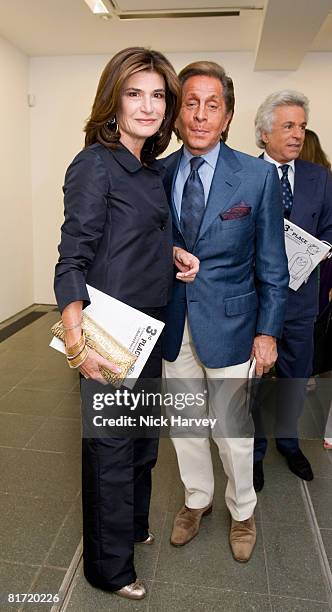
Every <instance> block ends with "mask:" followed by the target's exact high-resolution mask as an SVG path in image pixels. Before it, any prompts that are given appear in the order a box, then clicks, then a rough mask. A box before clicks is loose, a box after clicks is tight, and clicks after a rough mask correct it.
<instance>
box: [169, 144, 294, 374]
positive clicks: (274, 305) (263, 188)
mask: <svg viewBox="0 0 332 612" xmlns="http://www.w3.org/2000/svg"><path fill="white" fill-rule="evenodd" d="M181 154H182V151H181V150H180V151H177V152H176V153H173V155H170V156H169V157H168V158H166V159H163V160H162V161H163V163H164V164H165V166H166V169H167V170H166V177H165V180H164V185H165V189H166V193H167V195H168V199H169V202H170V206H171V209H172V216H173V236H174V243H175V244H176V245H178V246H181V247H183V248H186V244H185V240H184V238H183V235H182V232H181V228H180V224H179V219H178V216H177V212H176V210H175V206H174V202H173V190H174V181H175V178H176V175H177V170H178V166H179V163H180V159H181ZM234 207H236V209H237V210H238V209H239V208H241V207H242V208H243V207H244V208H245V210H246V213H247V214H245V215H244V216H242V217H240V218H236V215H234V214H232V212H231V213H230V214H225V213H226V211H229V209H232V208H233V211H234ZM242 212H243V211H242ZM227 217H228V218H227ZM193 253H194V254H195V255H196V256H197V257H198V258H199V260H200V271H199V274H198V275H197V277H196V279H195V281H194V282H193V283H191V284H187V285H186V284H184V283H180V282H179V281H176V280H175V282H174V289H173V296H172V299H171V302H170V304H169V305H168V307H167V322H166V328H165V332H164V356H165V358H166V359H167V360H169V361H174V360H175V359H176V357H177V356H178V354H179V350H180V346H181V342H182V336H183V328H184V322H185V317H186V313H187V314H188V319H189V324H190V329H191V333H192V337H193V342H194V345H195V349H196V351H197V354H198V356H199V358H200V360H201V361H202V363H203V364H205V365H206V366H207V367H209V368H222V367H226V366H230V365H236V364H239V363H244V362H245V361H247V360H248V359H249V357H250V352H251V348H252V344H253V340H254V336H255V335H256V334H257V333H262V334H268V335H272V336H279V335H280V334H281V333H282V326H283V319H284V312H285V306H286V299H287V286H288V268H287V259H286V254H285V245H284V229H283V216H282V208H281V194H280V183H279V181H278V176H277V171H276V169H275V168H273V167H272V166H271V164H268V163H266V162H262V161H261V160H259V159H256V158H254V157H251V156H249V155H245V154H244V153H240V152H238V151H234V150H233V149H230V148H229V147H228V146H227V145H225V144H224V143H221V146H220V153H219V158H218V161H217V165H216V169H215V173H214V177H213V180H212V184H211V189H210V193H209V198H208V202H207V205H206V209H205V213H204V217H203V220H202V224H201V228H200V231H199V234H198V237H197V240H196V243H195V245H194V249H193Z"/></svg>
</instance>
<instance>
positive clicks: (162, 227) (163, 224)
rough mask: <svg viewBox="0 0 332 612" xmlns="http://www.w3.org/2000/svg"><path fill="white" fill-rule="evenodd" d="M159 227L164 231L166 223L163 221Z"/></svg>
mask: <svg viewBox="0 0 332 612" xmlns="http://www.w3.org/2000/svg"><path fill="white" fill-rule="evenodd" d="M160 229H161V231H162V232H163V231H164V229H166V224H165V223H162V224H161V226H160Z"/></svg>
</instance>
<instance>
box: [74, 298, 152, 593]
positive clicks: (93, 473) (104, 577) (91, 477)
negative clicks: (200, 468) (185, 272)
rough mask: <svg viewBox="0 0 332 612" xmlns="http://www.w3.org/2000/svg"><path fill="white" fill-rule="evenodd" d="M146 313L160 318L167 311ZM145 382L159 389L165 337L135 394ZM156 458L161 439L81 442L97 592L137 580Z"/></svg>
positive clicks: (89, 572)
mask: <svg viewBox="0 0 332 612" xmlns="http://www.w3.org/2000/svg"><path fill="white" fill-rule="evenodd" d="M158 311H160V312H158ZM145 312H147V313H148V314H151V316H154V317H155V318H159V319H161V318H162V316H161V313H162V312H163V309H149V310H148V309H146V310H145ZM158 315H160V316H158ZM144 379H149V382H150V388H151V380H152V379H155V385H154V383H153V382H152V385H153V388H154V390H155V391H157V390H158V389H159V388H160V380H161V345H160V338H159V340H158V342H157V343H156V345H155V347H154V349H153V351H152V353H151V355H150V357H149V359H148V361H147V363H146V365H145V367H144V369H143V371H142V373H141V375H140V380H139V381H138V383H137V385H138V386H137V385H136V386H135V387H134V389H133V391H134V392H135V393H136V392H139V391H140V381H142V382H141V386H142V387H144V383H143V380H144ZM131 415H133V413H131ZM157 454H158V437H157V435H156V437H150V438H149V437H146V438H134V437H132V438H126V437H120V436H119V437H107V438H84V439H83V440H82V506H83V565H84V575H85V577H86V579H87V580H88V581H89V582H90V583H91V584H92V585H93V586H95V587H99V588H101V589H104V590H110V591H115V590H118V589H120V588H121V587H123V586H125V585H126V584H130V583H131V582H134V581H135V580H136V573H135V568H134V543H135V542H138V541H142V540H145V539H146V538H147V537H148V535H149V519H148V517H149V506H150V498H151V470H152V468H153V467H154V465H155V463H156V460H157Z"/></svg>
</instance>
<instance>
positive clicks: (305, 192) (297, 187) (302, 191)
mask: <svg viewBox="0 0 332 612" xmlns="http://www.w3.org/2000/svg"><path fill="white" fill-rule="evenodd" d="M308 165H309V164H308ZM315 178H316V177H315V174H314V173H312V172H311V169H310V168H308V166H307V165H306V164H302V162H301V160H296V161H295V177H294V200H293V206H292V211H291V214H290V221H293V223H296V225H299V226H301V227H304V228H310V227H312V217H313V214H314V212H315V211H314V207H313V204H314V202H315V189H316V181H315ZM309 217H310V218H309ZM307 231H310V229H308V230H307Z"/></svg>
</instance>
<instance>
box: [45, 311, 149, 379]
mask: <svg viewBox="0 0 332 612" xmlns="http://www.w3.org/2000/svg"><path fill="white" fill-rule="evenodd" d="M82 328H83V329H84V333H85V339H86V343H87V345H88V346H89V347H90V348H92V349H93V350H94V351H96V352H97V353H99V355H101V356H102V357H105V359H108V360H109V361H112V362H113V363H115V364H116V365H117V366H118V367H119V368H120V369H121V372H120V373H119V374H116V373H114V372H111V371H110V370H107V369H106V368H103V367H100V371H101V373H102V375H103V376H104V378H105V379H106V380H107V382H109V383H111V384H112V385H113V386H114V387H120V386H121V384H122V382H123V380H124V379H125V378H126V376H127V374H128V371H129V370H130V368H132V366H133V365H134V363H135V362H136V360H137V357H136V355H133V353H131V352H130V351H129V350H128V349H127V348H126V347H125V346H123V345H122V344H120V342H118V341H117V340H115V338H113V337H112V336H111V335H110V334H109V333H107V332H106V331H105V330H104V329H103V328H102V327H100V326H99V325H98V323H96V322H95V321H93V320H92V319H90V317H89V316H88V315H87V314H86V313H85V312H83V317H82ZM51 332H52V334H53V336H56V338H59V339H60V340H62V341H63V342H64V340H65V331H64V329H63V323H62V321H58V323H55V325H53V327H52V328H51Z"/></svg>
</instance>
